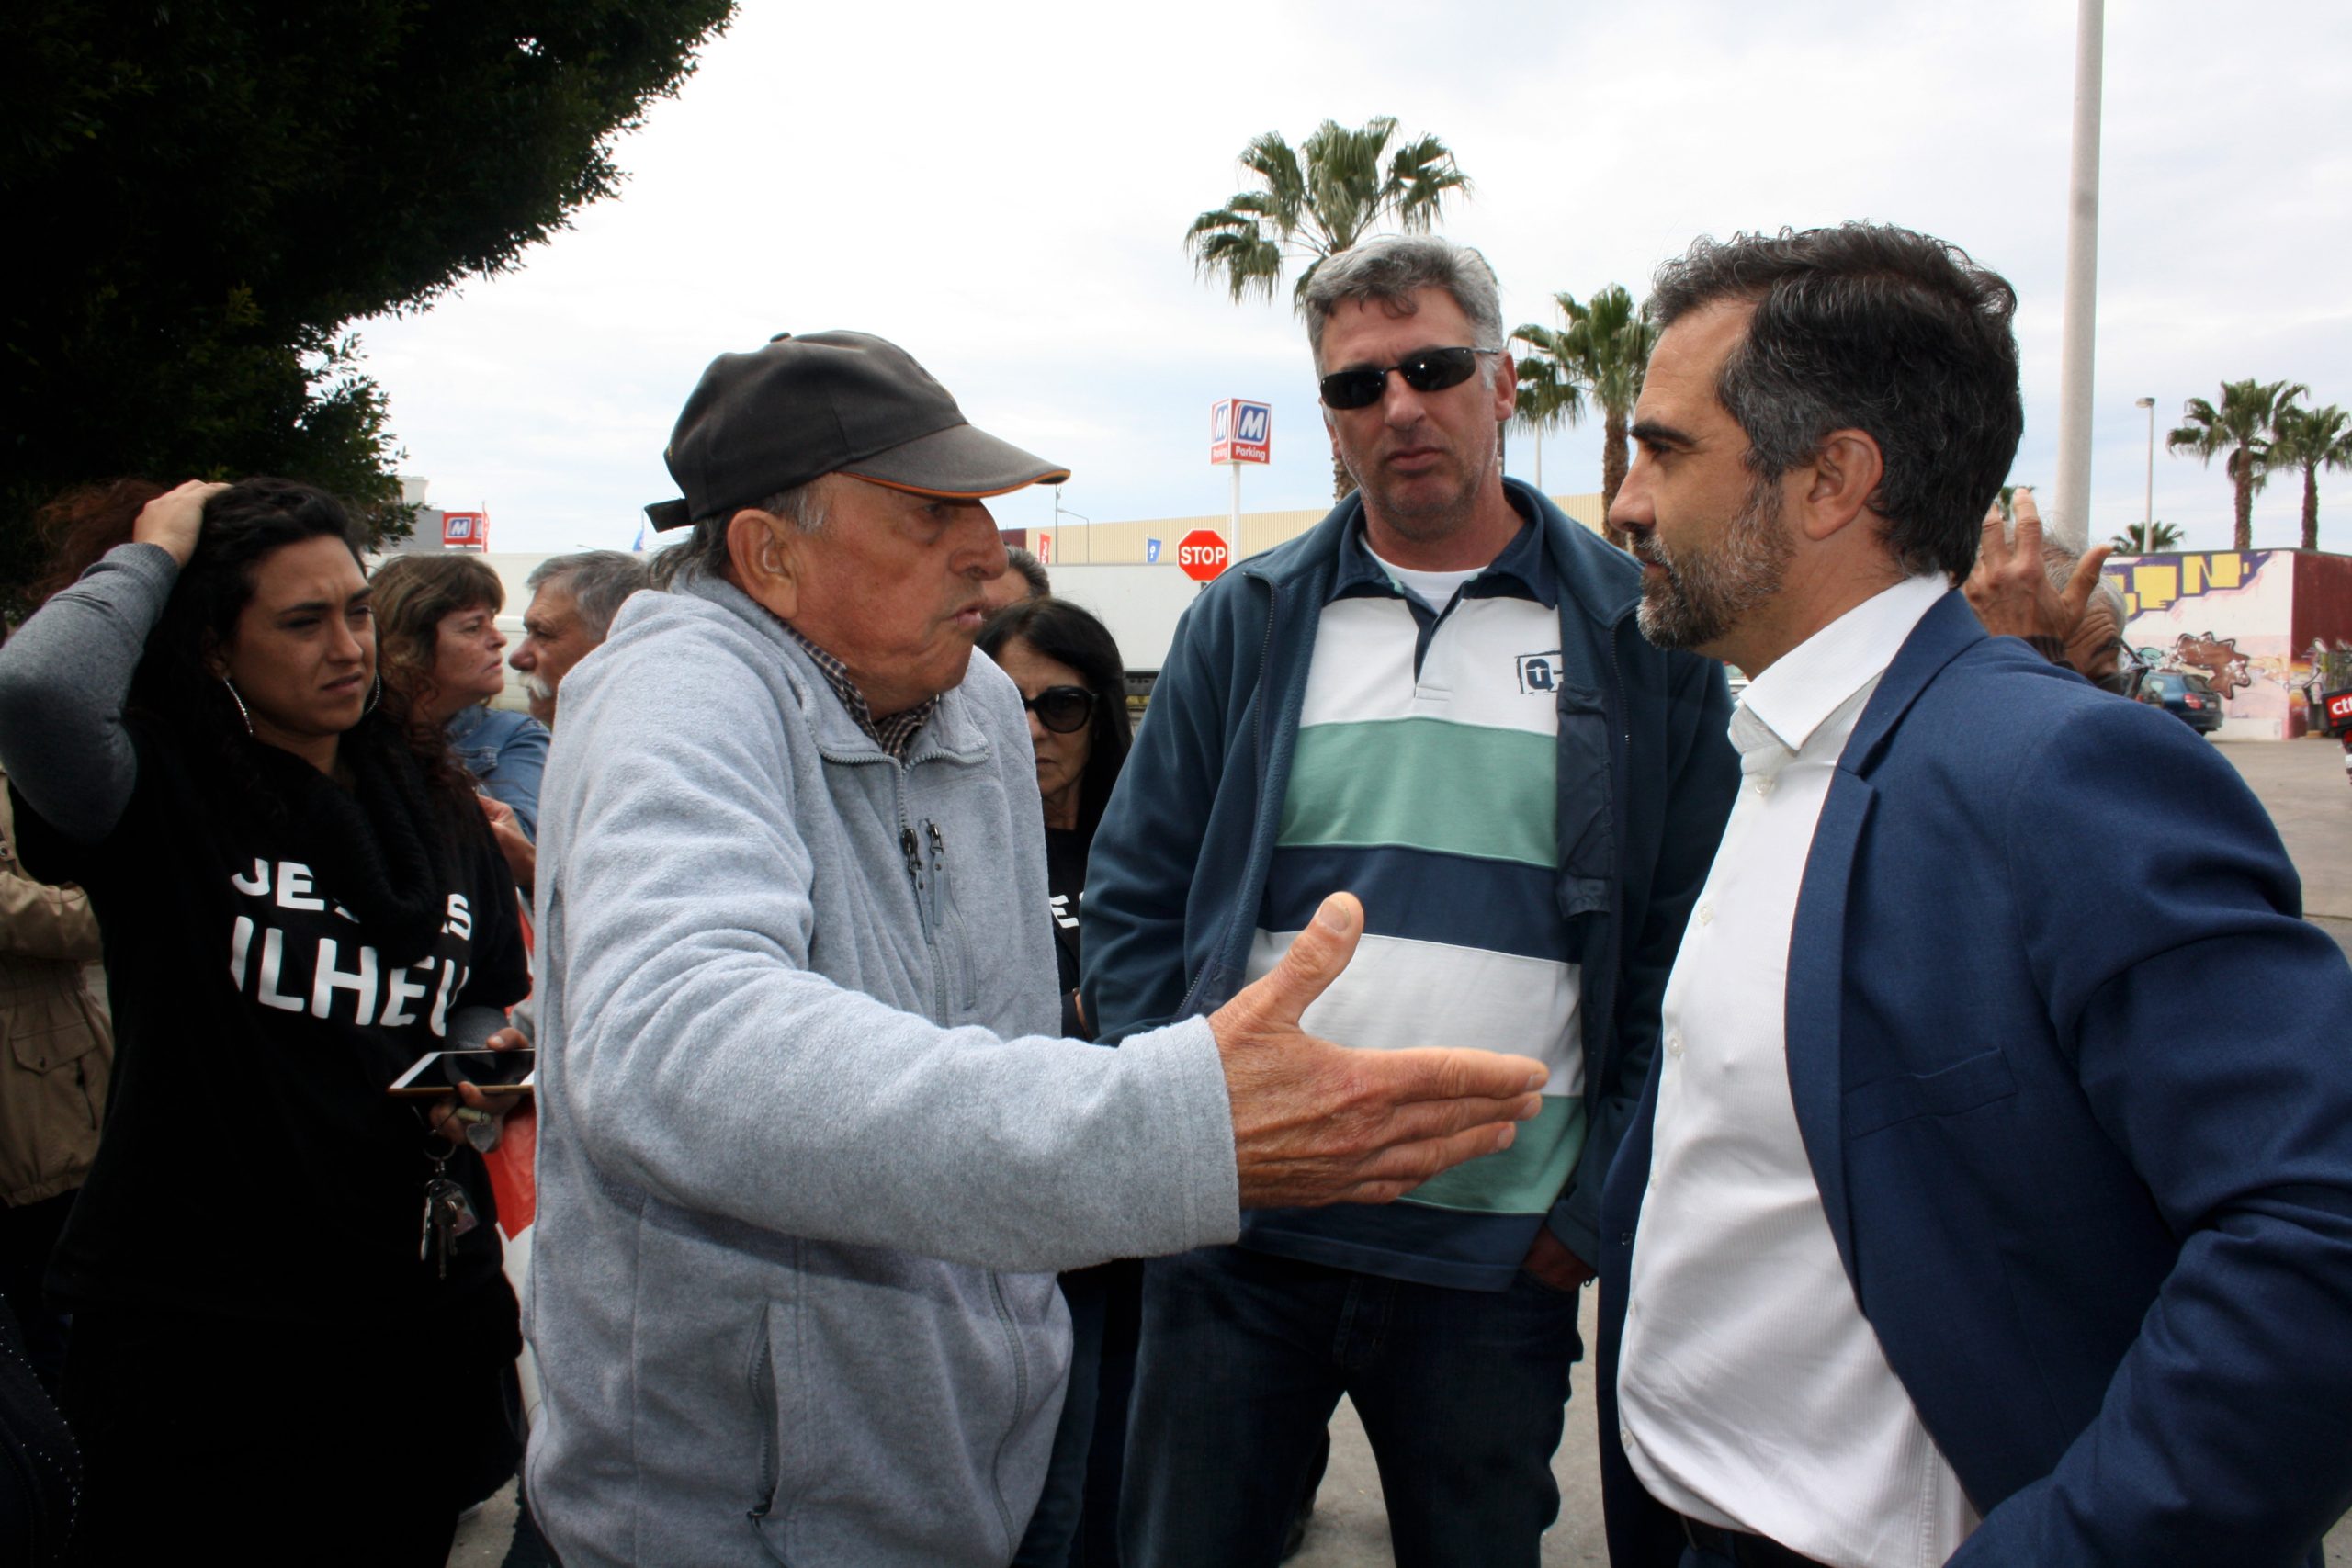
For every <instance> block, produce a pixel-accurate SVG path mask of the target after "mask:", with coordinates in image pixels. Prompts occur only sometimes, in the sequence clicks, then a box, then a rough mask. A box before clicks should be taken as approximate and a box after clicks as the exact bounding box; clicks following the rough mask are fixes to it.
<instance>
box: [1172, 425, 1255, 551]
mask: <svg viewBox="0 0 2352 1568" xmlns="http://www.w3.org/2000/svg"><path fill="white" fill-rule="evenodd" d="M1273 423H1274V410H1273V405H1272V404H1271V403H1253V402H1250V401H1249V400H1247V399H1244V398H1226V399H1223V400H1219V401H1217V402H1214V403H1211V404H1210V405H1209V461H1210V462H1211V463H1222V464H1224V465H1225V466H1226V467H1227V468H1230V469H1232V470H1233V491H1232V495H1231V498H1230V500H1229V501H1228V502H1227V509H1226V532H1227V536H1229V537H1230V539H1231V542H1232V546H1233V553H1234V554H1235V555H1239V554H1240V553H1241V465H1242V464H1244V463H1271V462H1272V461H1273V460H1274V457H1273ZM1182 556H1183V549H1182V546H1179V547H1177V558H1178V564H1179V565H1182ZM1218 570H1224V568H1223V567H1222V566H1220V567H1219V568H1218ZM1215 575H1216V573H1215V572H1212V573H1210V576H1212V577H1213V576H1215ZM1201 581H1204V582H1205V581H1208V578H1205V577H1204V578H1202V579H1201Z"/></svg>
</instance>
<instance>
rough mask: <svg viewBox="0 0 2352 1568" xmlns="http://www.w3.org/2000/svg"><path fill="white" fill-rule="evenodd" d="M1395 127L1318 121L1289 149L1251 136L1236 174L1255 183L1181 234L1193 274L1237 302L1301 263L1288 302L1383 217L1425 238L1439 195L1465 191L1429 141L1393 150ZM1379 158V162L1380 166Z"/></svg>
mask: <svg viewBox="0 0 2352 1568" xmlns="http://www.w3.org/2000/svg"><path fill="white" fill-rule="evenodd" d="M1396 136H1397V121H1396V119H1395V118H1393V117H1391V116H1388V115H1381V116H1379V117H1377V118H1374V119H1372V120H1369V121H1367V122H1366V123H1365V125H1364V126H1363V129H1362V130H1349V129H1347V127H1345V126H1343V125H1341V124H1340V123H1339V122H1338V121H1337V120H1329V119H1327V120H1325V121H1324V122H1323V123H1322V124H1321V125H1320V126H1318V127H1317V128H1316V130H1315V134H1314V135H1312V136H1309V137H1308V138H1307V139H1306V141H1302V142H1300V143H1299V144H1298V150H1297V151H1296V152H1293V151H1292V150H1291V145H1290V143H1289V142H1287V141H1283V137H1282V133H1281V132H1280V131H1276V130H1270V131H1267V132H1266V133H1265V134H1264V135H1263V136H1253V137H1251V138H1250V145H1248V146H1247V147H1244V148H1243V149H1242V150H1241V160H1240V162H1241V167H1242V168H1243V169H1245V170H1247V171H1248V172H1249V173H1250V174H1253V175H1257V176H1258V178H1259V179H1260V180H1261V182H1262V183H1263V186H1264V188H1263V189H1261V190H1245V191H1239V192H1237V193H1236V194H1234V195H1233V196H1230V197H1227V198H1226V202H1225V205H1224V206H1223V207H1220V208H1217V209H1215V210H1213V211H1209V212H1204V213H1202V214H1201V215H1200V216H1199V217H1198V218H1195V219H1193V226H1192V227H1191V228H1189V229H1187V230H1185V231H1184V249H1185V250H1186V251H1188V252H1190V253H1191V254H1192V257H1193V266H1194V267H1195V268H1196V269H1197V270H1198V271H1200V272H1201V273H1203V274H1204V275H1208V276H1216V277H1220V278H1222V279H1224V281H1225V285H1226V287H1227V288H1229V289H1230V290H1232V293H1233V298H1234V300H1235V302H1236V303H1238V302H1239V301H1240V300H1241V299H1242V298H1243V297H1244V296H1246V295H1248V294H1249V293H1250V290H1252V289H1256V290H1257V291H1259V292H1260V293H1262V294H1263V295H1265V297H1266V298H1267V299H1272V298H1273V297H1274V285H1275V284H1277V283H1279V282H1281V281H1282V276H1283V267H1284V266H1286V265H1288V264H1289V263H1290V262H1291V261H1292V260H1294V259H1295V258H1298V257H1306V258H1309V259H1308V260H1307V265H1306V270H1305V271H1303V272H1301V273H1300V274H1299V275H1298V283H1297V286H1296V287H1295V288H1293V290H1292V291H1291V295H1292V299H1293V301H1294V302H1295V301H1296V299H1298V297H1299V296H1300V295H1303V294H1305V293H1306V285H1307V281H1308V280H1309V279H1310V278H1312V277H1313V276H1315V269H1316V268H1317V267H1318V266H1320V265H1322V264H1323V259H1324V258H1325V257H1326V256H1330V255H1336V254H1339V253H1340V252H1341V251H1344V250H1346V249H1347V248H1348V247H1349V246H1351V245H1352V244H1355V243H1357V242H1358V241H1360V240H1362V239H1363V237H1364V236H1365V235H1366V234H1368V233H1370V232H1371V231H1372V230H1373V228H1374V225H1376V224H1378V223H1379V222H1380V221H1381V220H1383V219H1394V220H1396V223H1397V227H1399V228H1401V229H1403V230H1404V231H1406V232H1407V233H1411V234H1425V233H1427V232H1429V231H1430V226H1431V225H1432V224H1434V223H1435V222H1436V221H1437V220H1438V219H1439V218H1441V217H1442V216H1443V215H1444V205H1445V196H1446V193H1447V192H1448V191H1460V192H1461V193H1462V194H1463V195H1464V196H1465V197H1466V196H1468V195H1469V194H1470V176H1469V175H1465V174H1464V173H1463V172H1462V170H1461V169H1460V168H1459V167H1458V166H1457V165H1456V164H1455V163H1454V161H1453V151H1452V150H1451V149H1450V148H1448V147H1447V146H1446V144H1445V143H1444V142H1442V141H1439V140H1438V139H1437V138H1436V137H1434V136H1424V137H1422V138H1420V139H1419V141H1408V142H1407V143H1405V144H1404V145H1403V146H1401V147H1398V148H1397V149H1396V150H1395V151H1394V152H1391V151H1390V150H1389V143H1390V142H1391V141H1394V140H1395V139H1396ZM1384 160H1385V162H1384Z"/></svg>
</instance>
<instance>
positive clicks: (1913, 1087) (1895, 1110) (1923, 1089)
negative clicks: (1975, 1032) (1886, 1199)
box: [1845, 1047, 2018, 1138]
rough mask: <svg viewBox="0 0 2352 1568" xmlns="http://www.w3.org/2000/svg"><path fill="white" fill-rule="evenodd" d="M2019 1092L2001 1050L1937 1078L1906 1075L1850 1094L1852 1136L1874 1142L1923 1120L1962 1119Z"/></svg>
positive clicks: (1936, 1074)
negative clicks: (1895, 1128)
mask: <svg viewBox="0 0 2352 1568" xmlns="http://www.w3.org/2000/svg"><path fill="white" fill-rule="evenodd" d="M2017 1091H2018V1080H2017V1077H2016V1075H2015V1074H2013V1073H2011V1072H2010V1070H2009V1060H2008V1058H2007V1056H2005V1055H2002V1054H2001V1052H2000V1050H1999V1049H1998V1048H1997V1047H1996V1048H1995V1049H1993V1050H1990V1051H1980V1052H1979V1053H1977V1054H1976V1055H1973V1056H1968V1057H1964V1058H1962V1060H1960V1061H1957V1062H1954V1063H1953V1064H1952V1065H1951V1066H1948V1067H1939V1068H1937V1069H1936V1070H1935V1071H1934V1072H1932V1073H1905V1074H1904V1075H1902V1076H1901V1077H1891V1078H1880V1079H1879V1080H1878V1081H1877V1082H1875V1083H1866V1084H1860V1085H1858V1086H1857V1087H1855V1088H1853V1089H1848V1090H1847V1091H1846V1102H1845V1103H1846V1136H1847V1137H1849V1138H1863V1137H1868V1136H1869V1135H1870V1134H1872V1133H1877V1132H1883V1131H1884V1130H1885V1129H1886V1128H1889V1127H1892V1126H1894V1125H1896V1124H1897V1123H1898V1122H1913V1121H1917V1120H1918V1119H1919V1118H1920V1117H1922V1116H1958V1115H1961V1114H1962V1113H1964V1112H1966V1111H1976V1110H1981V1109H1982V1108H1984V1107H1985V1106H1987V1105H1990V1104H1992V1103H1993V1102H1994V1101H1996V1100H2007V1099H2008V1098H2009V1097H2010V1096H2012V1095H2014V1094H2016V1093H2017Z"/></svg>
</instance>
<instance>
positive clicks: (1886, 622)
mask: <svg viewBox="0 0 2352 1568" xmlns="http://www.w3.org/2000/svg"><path fill="white" fill-rule="evenodd" d="M1945 591H1946V583H1945V581H1944V580H1943V579H1942V578H1941V577H1939V576H1927V577H1915V578H1912V579H1911V580H1909V581H1905V582H1902V583H1899V584H1897V585H1896V586H1894V587H1893V588H1890V589H1887V590H1886V591H1885V592H1882V593H1880V594H1878V595H1877V596H1876V597H1874V598H1872V599H1870V600H1868V601H1867V602H1865V603H1863V604H1859V605H1856V606H1855V607H1854V608H1853V609H1851V610H1849V611H1848V612H1847V613H1846V614H1845V615H1842V616H1840V617H1839V618H1838V620H1836V621H1834V622H1832V623H1831V624H1830V625H1829V626H1825V627H1823V628H1822V629H1821V630H1820V631H1818V632H1816V633H1815V634H1814V635H1813V636H1812V637H1809V638H1807V639H1806V640H1805V641H1804V643H1802V644H1800V645H1799V646H1798V647H1797V648H1796V649H1793V650H1792V651H1791V652H1790V653H1788V654H1787V655H1785V656H1784V657H1782V658H1781V660H1779V661H1778V662H1776V663H1774V664H1773V665H1772V666H1771V667H1770V669H1768V670H1766V671H1764V673H1763V674H1761V675H1759V676H1758V677H1757V678H1756V680H1755V682H1753V683H1752V684H1750V685H1749V686H1748V688H1747V694H1746V695H1744V696H1743V697H1742V698H1741V700H1740V704H1739V706H1738V707H1737V708H1736V710H1734V713H1733V715H1732V725H1731V738H1732V743H1733V744H1734V745H1735V746H1736V747H1737V748H1738V750H1739V755H1740V772H1741V781H1740V792H1739V797H1738V800H1737V802H1736V804H1735V805H1734V806H1733V807H1732V813H1731V820H1730V823H1729V824H1728V825H1727V826H1726V828H1725V829H1724V839H1723V844H1722V846H1721V847H1720V848H1719V849H1718V850H1717V851H1716V852H1715V861H1714V864H1713V867H1712V868H1711V869H1710V870H1709V872H1708V874H1707V883H1706V886H1705V887H1704V888H1702V890H1701V892H1700V894H1699V902H1698V905H1697V907H1696V908H1694V909H1693V910H1692V911H1691V923H1690V925H1689V927H1688V928H1687V930H1686V931H1685V932H1684V934H1683V938H1682V947H1681V950H1680V953H1679V955H1678V956H1677V957H1676V959H1675V964H1674V973H1673V975H1672V976H1671V977H1670V978H1669V979H1668V982H1667V987H1666V999H1665V1004H1664V1014H1663V1018H1662V1021H1661V1030H1660V1037H1661V1049H1662V1050H1663V1052H1664V1053H1665V1062H1664V1065H1663V1066H1662V1068H1661V1072H1660V1077H1659V1079H1658V1095H1657V1121H1656V1122H1655V1126H1654V1131H1653V1147H1654V1152H1653V1154H1652V1156H1651V1160H1650V1180H1649V1186H1648V1188H1647V1189H1646V1190H1645V1192H1644V1193H1643V1197H1642V1218H1641V1229H1640V1231H1639V1233H1638V1234H1639V1239H1638V1241H1637V1242H1636V1243H1635V1246H1634V1271H1633V1281H1632V1287H1631V1291H1630V1293H1629V1295H1628V1304H1627V1307H1626V1316H1625V1337H1624V1350H1623V1356H1622V1358H1621V1359H1620V1361H1619V1365H1618V1374H1617V1397H1618V1407H1619V1410H1620V1413H1621V1416H1622V1422H1623V1432H1622V1434H1621V1435H1622V1437H1623V1440H1624V1446H1625V1452H1626V1457H1627V1458H1628V1459H1629V1460H1630V1461H1632V1463H1633V1466H1634V1472H1635V1473H1636V1474H1638V1475H1639V1476H1640V1477H1641V1480H1642V1484H1643V1485H1644V1486H1645V1487H1647V1488H1648V1490H1649V1492H1650V1495H1652V1496H1654V1497H1656V1498H1657V1500H1658V1501H1659V1502H1661V1503H1664V1504H1665V1505H1666V1506H1668V1507H1670V1508H1674V1509H1676V1510H1678V1511H1679V1512H1681V1513H1683V1514H1685V1515H1688V1516H1689V1517H1691V1518H1694V1519H1699V1520H1702V1521H1704V1522H1706V1523H1709V1524H1713V1525H1718V1526H1722V1527H1724V1528H1726V1529H1738V1530H1747V1531H1749V1532H1751V1533H1753V1534H1757V1535H1762V1536H1769V1537H1770V1538H1771V1539H1772V1540H1777V1541H1779V1542H1780V1543H1781V1545H1783V1546H1786V1547H1788V1548H1790V1549H1791V1550H1792V1551H1797V1552H1800V1553H1802V1554H1804V1556H1807V1557H1811V1558H1814V1559H1815V1560H1817V1561H1819V1562H1826V1563H1830V1564H1833V1565H1835V1568H1932V1565H1934V1564H1938V1563H1941V1562H1944V1560H1945V1559H1947V1558H1948V1557H1950V1556H1951V1553H1952V1552H1953V1551H1956V1550H1957V1549H1958V1548H1959V1546H1960V1544H1961V1542H1962V1540H1965V1539H1966V1537H1967V1535H1968V1532H1969V1531H1970V1530H1971V1529H1973V1528H1974V1527H1975V1524H1976V1517H1975V1515H1974V1513H1973V1510H1971V1508H1970V1507H1969V1506H1968V1500H1967V1498H1966V1496H1965V1495H1963V1494H1962V1491H1961V1487H1960V1483H1959V1480H1958V1478H1957V1477H1956V1476H1954V1475H1953V1473H1952V1471H1951V1466H1950V1465H1949V1464H1947V1463H1946V1462H1945V1461H1944V1458H1943V1455H1942V1454H1940V1453H1939V1452H1938V1451H1937V1450H1936V1445H1935V1442H1934V1439H1932V1438H1929V1437H1928V1431H1927V1428H1926V1427H1923V1426H1922V1425H1921V1424H1920V1421H1919V1416H1918V1413H1917V1410H1915V1409H1914V1408H1913V1406H1912V1404H1911V1399H1910V1396H1909V1395H1908V1394H1907V1393H1905V1392H1904V1389H1903V1385H1902V1383H1901V1382H1899V1381H1897V1379H1896V1378H1895V1375H1894V1370H1893V1369H1892V1368H1890V1367H1889V1366H1888V1365H1887V1363H1886V1357H1885V1353H1884V1352H1883V1350H1881V1349H1880V1348H1879V1343H1878V1337H1877V1336H1876V1335H1875V1334H1874V1333H1873V1332H1872V1331H1871V1325H1870V1324H1869V1322H1868V1321H1867V1320H1865V1319H1864V1318H1863V1316H1862V1314H1861V1309H1860V1307H1859V1306H1857V1305H1856V1304H1855V1302H1854V1292H1853V1288H1852V1286H1851V1284H1850V1283H1849V1281H1848V1280H1847V1278H1846V1270H1845V1268H1844V1266H1843V1265H1842V1264H1841V1263H1840V1262H1839V1260H1838V1248H1837V1244H1836V1243H1835V1242H1834V1241H1833V1240H1832V1239H1831V1237H1830V1233H1829V1222H1828V1218H1827V1216H1826V1213H1824V1211H1823V1209H1822V1205H1821V1192H1820V1190H1819V1188H1818V1187H1817V1186H1815V1182H1814V1177H1813V1168H1812V1166H1811V1165H1810V1164H1809V1163H1808V1162H1807V1160H1806V1158H1805V1150H1804V1140H1803V1138H1802V1136H1801V1135H1800V1134H1799V1133H1798V1130H1797V1120H1796V1108H1795V1104H1794V1102H1793V1101H1792V1099H1791V1098H1790V1092H1789V1070H1788V1053H1789V1050H1790V1048H1791V1045H1792V1043H1791V1042H1789V1041H1788V1039H1787V1038H1786V1027H1785V1026H1786V1019H1787V989H1788V953H1789V940H1790V931H1791V926H1792V922H1793V920H1794V919H1795V915H1796V903H1797V890H1798V886H1799V884H1800V882H1801V881H1802V879H1803V877H1804V866H1805V861H1806V858H1807V857H1808V856H1809V855H1810V853H1811V852H1812V848H1813V834H1814V829H1815V826H1816V825H1817V824H1818V822H1819V820H1820V817H1821V807H1822V802H1823V801H1824V800H1825V799H1826V797H1827V795H1828V793H1829V784H1830V780H1831V779H1832V777H1833V776H1834V775H1835V773H1836V772H1837V766H1838V756H1839V754H1840V753H1841V752H1842V751H1843V750H1845V747H1846V742H1847V739H1849V737H1850V736H1851V735H1852V734H1853V731H1854V724H1855V721H1856V719H1857V718H1859V717H1860V714H1861V711H1862V708H1863V706H1864V705H1866V704H1867V703H1868V702H1869V701H1870V698H1871V694H1872V693H1873V692H1875V691H1876V690H1877V689H1878V682H1879V678H1880V677H1881V676H1882V675H1883V674H1884V673H1885V671H1886V667H1887V665H1888V664H1889V663H1890V662H1891V661H1892V660H1894V654H1895V650H1896V649H1899V648H1900V647H1901V646H1902V645H1903V640H1904V638H1905V637H1908V636H1909V635H1910V633H1911V630H1912V628H1913V627H1914V626H1917V624H1918V622H1919V618H1920V617H1921V616H1923V615H1926V614H1927V613H1928V607H1929V606H1931V605H1932V604H1935V603H1936V601H1937V600H1939V599H1940V598H1941V597H1942V596H1943V594H1944V592H1945ZM1794 1048H1796V1049H1799V1050H1802V1049H1804V1043H1803V1042H1801V1041H1800V1042H1795V1043H1794Z"/></svg>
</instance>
